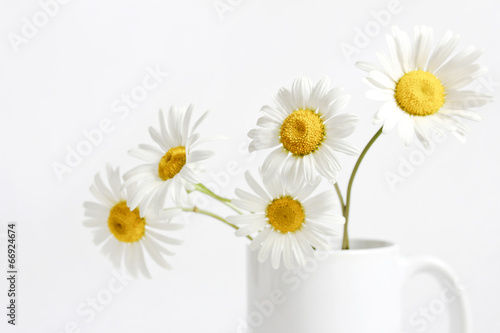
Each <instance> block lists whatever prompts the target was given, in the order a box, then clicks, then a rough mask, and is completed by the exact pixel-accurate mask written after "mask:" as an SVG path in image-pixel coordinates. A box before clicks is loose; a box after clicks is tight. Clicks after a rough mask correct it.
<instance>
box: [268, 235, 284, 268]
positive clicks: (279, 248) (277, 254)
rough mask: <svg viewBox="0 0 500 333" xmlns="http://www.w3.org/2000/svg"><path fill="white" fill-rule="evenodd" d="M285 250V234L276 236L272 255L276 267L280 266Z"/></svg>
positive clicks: (272, 261)
mask: <svg viewBox="0 0 500 333" xmlns="http://www.w3.org/2000/svg"><path fill="white" fill-rule="evenodd" d="M282 252H283V235H279V236H278V237H276V240H275V242H274V245H273V253H272V257H271V263H272V265H273V268H274V269H278V268H279V267H280V260H281V253H282Z"/></svg>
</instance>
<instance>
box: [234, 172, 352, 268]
mask: <svg viewBox="0 0 500 333" xmlns="http://www.w3.org/2000/svg"><path fill="white" fill-rule="evenodd" d="M245 177H246V180H247V183H248V185H249V186H250V188H251V189H252V190H253V192H254V193H249V192H246V191H244V190H241V189H236V195H237V196H238V199H234V200H233V203H234V204H235V205H236V206H238V207H239V208H241V209H245V210H248V211H250V212H254V213H253V214H249V215H237V216H230V217H228V221H229V222H231V223H233V224H235V225H237V226H239V227H241V229H239V230H237V231H236V235H237V236H253V240H252V242H251V244H250V248H251V249H252V250H259V254H258V260H259V261H260V262H264V261H266V260H267V259H268V257H269V256H270V257H271V262H272V265H273V267H274V268H278V267H279V265H280V261H281V257H283V262H284V264H285V267H286V268H288V269H290V268H292V267H294V266H295V265H296V264H299V265H304V264H305V258H306V256H314V255H315V250H314V249H316V250H327V249H329V248H330V244H328V242H327V237H329V236H336V235H337V231H336V230H335V227H334V226H335V224H343V223H344V218H343V217H342V216H341V215H337V214H335V213H334V212H332V207H336V204H338V203H337V202H336V201H335V200H336V199H335V198H336V196H335V192H333V191H326V192H323V193H320V194H317V195H315V196H311V195H312V193H313V192H314V191H315V189H316V188H317V186H318V184H319V183H320V180H321V178H320V177H316V178H315V180H314V182H313V183H308V182H305V181H304V177H303V176H301V175H300V174H299V175H293V173H290V172H289V170H284V171H281V172H280V173H279V174H278V175H276V176H275V177H273V178H271V179H270V180H269V181H265V182H264V187H262V186H261V185H260V184H259V183H258V182H257V181H256V180H255V179H254V178H253V177H252V176H251V175H250V173H249V172H248V171H247V172H246V173H245Z"/></svg>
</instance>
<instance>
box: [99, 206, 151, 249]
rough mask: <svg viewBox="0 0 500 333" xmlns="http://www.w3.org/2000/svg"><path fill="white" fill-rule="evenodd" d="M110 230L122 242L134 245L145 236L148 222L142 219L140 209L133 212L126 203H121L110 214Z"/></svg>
mask: <svg viewBox="0 0 500 333" xmlns="http://www.w3.org/2000/svg"><path fill="white" fill-rule="evenodd" d="M108 228H109V231H111V233H112V234H113V236H115V238H116V239H118V240H119V241H120V242H125V243H134V242H137V241H138V240H139V239H141V238H142V236H144V233H145V230H146V220H145V219H144V218H141V217H140V215H139V208H136V209H134V210H133V211H131V210H130V208H129V207H128V206H127V202H126V201H120V202H119V203H117V204H116V205H114V206H113V208H111V210H110V212H109V217H108Z"/></svg>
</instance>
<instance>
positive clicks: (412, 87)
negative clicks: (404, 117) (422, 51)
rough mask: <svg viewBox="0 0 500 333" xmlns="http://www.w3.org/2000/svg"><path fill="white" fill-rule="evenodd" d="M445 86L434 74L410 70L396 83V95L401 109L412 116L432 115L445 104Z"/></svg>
mask: <svg viewBox="0 0 500 333" xmlns="http://www.w3.org/2000/svg"><path fill="white" fill-rule="evenodd" d="M445 95H446V94H445V91H444V87H443V85H442V84H441V81H439V79H438V78H437V77H436V76H434V74H432V73H429V72H425V71H422V70H418V71H412V72H408V73H406V74H405V75H403V76H402V77H401V78H400V79H399V81H398V83H397V84H396V91H395V94H394V97H395V98H396V102H397V103H398V106H399V107H400V108H401V110H403V111H405V112H407V113H409V114H411V115H412V116H430V115H431V114H434V113H436V112H438V111H439V109H440V108H441V107H442V106H443V105H444V99H445Z"/></svg>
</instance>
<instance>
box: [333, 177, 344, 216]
mask: <svg viewBox="0 0 500 333" xmlns="http://www.w3.org/2000/svg"><path fill="white" fill-rule="evenodd" d="M334 186H335V191H337V195H338V197H339V201H340V208H341V209H342V215H344V210H345V204H344V197H342V192H340V188H339V184H338V183H335V185H334Z"/></svg>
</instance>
